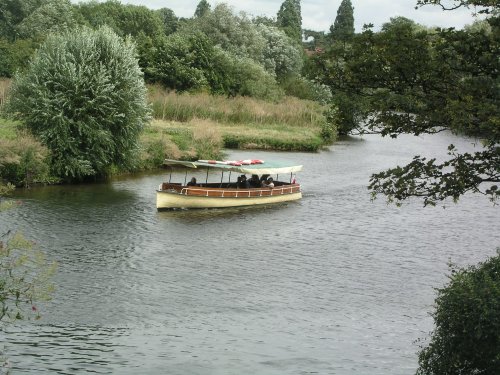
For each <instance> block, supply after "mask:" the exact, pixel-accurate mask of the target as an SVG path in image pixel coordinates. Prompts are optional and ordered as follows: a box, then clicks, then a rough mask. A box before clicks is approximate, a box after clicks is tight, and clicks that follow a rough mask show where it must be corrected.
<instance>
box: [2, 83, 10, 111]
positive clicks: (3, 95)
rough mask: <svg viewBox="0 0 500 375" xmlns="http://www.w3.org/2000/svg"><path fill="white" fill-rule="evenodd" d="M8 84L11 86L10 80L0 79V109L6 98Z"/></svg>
mask: <svg viewBox="0 0 500 375" xmlns="http://www.w3.org/2000/svg"><path fill="white" fill-rule="evenodd" d="M10 84H11V80H10V79H8V78H0V109H1V108H2V107H3V105H4V103H5V99H6V98H7V93H8V91H9V87H10Z"/></svg>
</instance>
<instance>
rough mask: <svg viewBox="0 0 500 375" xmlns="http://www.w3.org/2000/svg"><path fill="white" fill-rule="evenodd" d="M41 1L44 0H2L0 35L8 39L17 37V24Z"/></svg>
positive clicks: (0, 3)
mask: <svg viewBox="0 0 500 375" xmlns="http://www.w3.org/2000/svg"><path fill="white" fill-rule="evenodd" d="M43 2H44V0H2V1H1V2H0V37H1V38H4V39H6V40H8V41H14V40H15V39H16V38H18V36H19V35H18V34H17V30H16V28H17V25H19V24H20V23H21V22H22V21H23V20H24V19H25V18H26V17H28V16H29V15H30V14H31V13H32V12H33V11H35V9H37V8H38V7H39V6H40V5H41V4H42V3H43Z"/></svg>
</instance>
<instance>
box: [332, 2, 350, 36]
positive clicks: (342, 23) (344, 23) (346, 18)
mask: <svg viewBox="0 0 500 375" xmlns="http://www.w3.org/2000/svg"><path fill="white" fill-rule="evenodd" d="M353 35H354V7H353V6H352V3H351V0H342V3H340V6H339V8H338V10H337V17H336V18H335V22H334V23H333V25H332V26H330V38H331V39H332V40H333V41H347V40H349V39H351V38H352V37H353Z"/></svg>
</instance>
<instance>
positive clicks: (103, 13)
mask: <svg viewBox="0 0 500 375" xmlns="http://www.w3.org/2000/svg"><path fill="white" fill-rule="evenodd" d="M77 9H78V12H79V13H80V14H81V15H82V17H83V19H84V20H85V22H86V23H87V25H88V26H90V27H92V28H94V29H97V28H99V27H101V26H108V27H109V28H111V29H112V30H113V31H114V32H115V33H116V34H118V35H119V36H122V37H125V36H128V35H131V36H133V37H137V36H139V35H141V34H142V35H146V36H148V37H151V38H156V37H159V36H161V35H164V29H165V23H164V22H165V18H163V17H162V16H161V15H162V13H161V12H158V11H154V10H151V9H148V8H147V7H145V6H138V5H131V4H121V3H120V2H119V1H116V0H108V1H106V2H104V3H100V2H97V1H95V0H94V1H89V2H86V3H80V4H78V6H77Z"/></svg>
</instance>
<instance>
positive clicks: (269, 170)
mask: <svg viewBox="0 0 500 375" xmlns="http://www.w3.org/2000/svg"><path fill="white" fill-rule="evenodd" d="M164 165H165V166H168V167H170V168H185V169H186V177H187V170H189V169H195V170H200V169H202V170H203V169H206V171H207V179H206V181H205V183H198V184H196V185H195V186H188V184H186V177H185V180H184V183H178V182H171V181H170V180H171V177H172V174H170V178H169V182H163V183H162V184H160V186H159V187H158V190H157V191H156V207H157V208H158V210H161V209H171V208H220V207H238V206H252V205H258V204H270V203H279V202H288V201H293V200H297V199H300V198H302V193H301V190H300V185H299V184H297V183H296V182H295V179H294V178H293V174H294V173H295V172H298V171H300V170H302V166H301V165H290V164H287V163H284V162H278V161H275V162H268V161H265V162H264V161H262V160H241V161H224V162H222V161H214V160H199V161H196V162H190V161H178V160H165V162H164ZM211 170H216V171H219V172H221V174H222V176H221V180H220V182H216V183H212V182H211V183H209V182H208V174H209V172H210V171H211ZM226 172H227V173H228V174H229V177H228V181H226V182H224V173H226ZM233 172H236V173H238V174H250V175H260V176H263V175H270V176H276V180H275V181H274V187H243V188H242V187H241V186H240V187H239V186H238V183H237V182H231V173H233ZM280 174H281V175H283V174H287V175H289V176H290V181H288V182H285V181H280V180H279V179H278V178H279V175H280Z"/></svg>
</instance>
